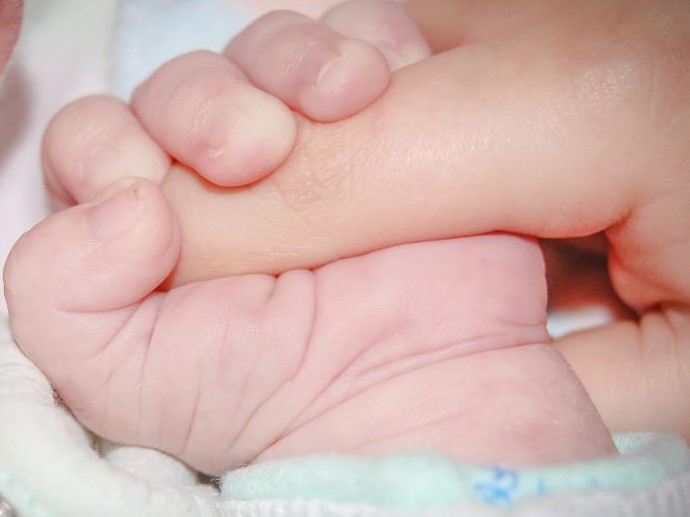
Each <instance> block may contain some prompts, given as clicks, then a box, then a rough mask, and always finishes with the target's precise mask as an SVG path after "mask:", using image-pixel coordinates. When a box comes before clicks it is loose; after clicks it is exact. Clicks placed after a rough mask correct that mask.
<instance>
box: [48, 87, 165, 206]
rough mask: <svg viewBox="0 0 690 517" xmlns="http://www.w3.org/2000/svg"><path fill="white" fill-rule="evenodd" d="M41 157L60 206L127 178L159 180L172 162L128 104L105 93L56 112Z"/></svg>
mask: <svg viewBox="0 0 690 517" xmlns="http://www.w3.org/2000/svg"><path fill="white" fill-rule="evenodd" d="M42 160H43V168H44V175H45V180H46V185H47V187H48V190H49V192H50V194H51V195H52V197H53V200H54V201H55V202H56V203H58V204H62V205H64V204H72V203H73V202H86V201H89V200H91V199H93V198H94V197H95V196H97V195H98V194H99V193H100V192H102V191H104V190H105V189H106V188H107V187H108V186H109V185H111V184H112V183H114V182H116V181H117V180H119V179H120V178H124V177H128V176H138V177H142V178H145V179H148V180H150V181H153V182H156V183H158V182H160V181H161V180H162V178H163V176H164V175H165V173H166V172H167V170H168V168H169V166H170V160H169V158H168V156H167V155H165V153H163V151H162V150H161V149H160V148H159V147H158V145H157V144H156V143H155V142H154V141H153V140H152V139H151V138H150V137H149V136H148V135H147V134H146V132H145V131H144V129H143V128H142V127H141V125H140V124H139V122H138V121H137V120H136V118H135V117H134V115H133V114H132V113H131V111H130V109H129V107H128V106H127V105H126V104H124V103H123V102H122V101H120V100H118V99H116V98H114V97H110V96H107V95H94V96H90V97H84V98H82V99H79V100H77V101H75V102H73V103H71V104H69V105H67V106H66V107H65V108H63V109H62V110H61V111H60V112H58V113H57V115H55V117H54V118H53V120H51V122H50V124H49V125H48V127H47V129H46V132H45V135H44V137H43V142H42Z"/></svg>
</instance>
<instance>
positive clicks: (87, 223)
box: [4, 179, 179, 375]
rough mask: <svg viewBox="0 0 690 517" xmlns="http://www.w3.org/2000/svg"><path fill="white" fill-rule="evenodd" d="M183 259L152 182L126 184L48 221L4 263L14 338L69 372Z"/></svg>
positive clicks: (44, 360) (165, 208)
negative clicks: (180, 257) (77, 361)
mask: <svg viewBox="0 0 690 517" xmlns="http://www.w3.org/2000/svg"><path fill="white" fill-rule="evenodd" d="M178 255H179V234H178V229H177V224H176V222H175V219H174V217H173V215H172V212H171V211H170V209H169V207H168V205H167V202H166V200H165V198H164V197H163V195H162V193H161V191H160V190H159V188H158V187H156V186H155V185H154V184H152V183H150V182H148V181H145V180H132V179H126V180H121V181H119V182H117V183H116V184H114V185H113V186H112V187H111V188H110V189H109V190H108V191H107V192H106V193H105V194H104V195H103V196H102V197H101V198H100V199H99V200H97V201H95V202H93V203H90V204H87V205H79V206H76V207H73V208H70V209H68V210H65V211H63V212H60V213H58V214H55V215H53V216H51V217H49V218H47V219H46V220H44V221H43V222H41V223H40V224H38V225H37V226H35V227H34V228H33V229H31V230H30V231H29V232H28V233H26V234H25V235H24V236H23V237H22V238H21V239H20V240H19V241H18V242H17V244H16V245H15V246H14V248H13V250H12V252H11V253H10V256H9V258H8V260H7V264H6V266H5V271H4V276H5V296H6V298H7V305H8V309H9V312H10V321H11V325H12V330H13V333H14V336H15V339H16V340H17V342H18V344H19V345H20V346H21V347H22V349H23V350H24V351H25V352H26V353H27V355H29V356H30V357H31V358H32V359H33V360H34V361H36V362H37V363H38V364H39V366H41V367H43V366H45V367H47V368H50V365H51V364H52V363H53V359H56V363H57V364H61V365H62V368H66V369H67V370H68V369H69V367H68V365H69V364H70V363H71V362H72V360H78V359H79V358H84V357H87V356H90V355H91V354H93V353H95V352H96V351H97V350H95V349H96V348H97V347H104V346H106V345H107V343H108V342H109V340H110V339H112V337H113V335H114V334H115V333H117V332H118V331H119V330H121V327H122V326H123V325H124V323H125V322H126V321H127V319H128V318H130V317H131V316H132V314H133V313H134V312H135V311H136V309H137V308H138V307H139V306H140V305H141V302H142V300H143V299H144V298H145V297H146V296H147V295H149V294H150V293H151V292H152V291H153V290H154V289H155V288H156V287H157V286H158V285H159V284H160V283H161V282H162V281H163V280H164V279H165V277H166V276H168V275H169V274H170V271H171V270H172V268H173V267H174V265H175V263H176V261H177V258H178ZM62 368H60V369H62ZM46 373H48V374H49V375H51V372H46ZM56 373H57V372H56Z"/></svg>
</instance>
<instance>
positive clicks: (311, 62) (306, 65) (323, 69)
mask: <svg viewBox="0 0 690 517" xmlns="http://www.w3.org/2000/svg"><path fill="white" fill-rule="evenodd" d="M342 57H343V56H342V55H341V54H340V53H338V52H336V51H335V50H333V49H331V48H329V47H325V46H324V47H314V48H313V49H311V50H310V51H309V53H308V54H307V55H306V56H304V59H303V60H302V62H301V63H300V73H301V74H303V77H304V81H305V84H311V85H313V86H315V87H318V86H319V84H321V82H322V81H323V79H324V77H325V76H326V75H328V72H329V71H330V70H331V69H332V68H333V66H334V65H335V64H336V63H338V62H339V61H340V60H341V59H342Z"/></svg>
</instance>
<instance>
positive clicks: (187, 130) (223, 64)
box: [132, 51, 296, 187]
mask: <svg viewBox="0 0 690 517" xmlns="http://www.w3.org/2000/svg"><path fill="white" fill-rule="evenodd" d="M132 109H133V111H134V113H136V115H137V117H138V118H139V120H140V121H141V123H142V124H143V126H144V127H145V128H146V130H147V131H148V132H149V134H150V135H151V136H152V137H153V138H154V139H155V140H156V141H157V142H159V143H160V145H161V146H162V147H163V148H164V149H165V150H166V151H167V152H168V153H169V154H170V155H171V156H173V157H174V158H176V159H177V160H179V161H180V162H182V163H184V164H185V165H187V166H189V167H191V168H192V169H194V170H196V171H197V172H198V174H199V175H201V176H203V177H204V178H205V179H207V180H209V181H210V182H211V183H213V184H214V185H220V186H225V187H233V186H241V185H246V184H248V183H252V182H254V181H256V180H258V179H260V178H262V177H263V176H265V175H267V174H269V173H270V172H273V170H274V169H275V168H276V167H278V166H279V165H280V164H281V163H282V162H283V161H284V160H285V158H286V157H287V156H288V154H289V153H290V151H291V150H292V147H293V145H294V142H295V134H296V123H295V119H294V116H293V114H292V113H291V112H290V110H289V109H288V108H287V107H286V106H285V105H284V104H283V103H282V102H280V100H278V99H276V98H275V97H272V96H271V95H268V94H267V93H265V92H262V91H260V90H258V89H257V88H255V87H254V86H252V85H251V84H249V82H248V81H247V80H246V78H245V77H244V74H243V73H242V72H241V71H240V70H239V69H238V68H237V67H236V66H235V65H233V64H232V63H231V62H230V61H228V60H227V59H225V58H224V57H223V56H220V55H218V54H214V53H212V52H206V51H199V52H192V53H191V54H186V55H184V56H181V57H178V58H176V59H173V60H172V61H169V62H168V63H166V64H164V65H163V66H162V67H161V68H159V69H158V70H157V71H156V72H155V73H154V74H153V75H152V76H151V77H150V78H149V79H148V80H147V81H145V82H144V83H143V84H142V85H141V86H139V88H137V90H136V91H135V92H134V96H133V98H132Z"/></svg>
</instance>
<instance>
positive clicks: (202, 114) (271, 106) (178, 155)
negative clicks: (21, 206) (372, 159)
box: [44, 2, 430, 204]
mask: <svg viewBox="0 0 690 517" xmlns="http://www.w3.org/2000/svg"><path fill="white" fill-rule="evenodd" d="M359 9H360V6H359V2H350V3H348V4H344V5H343V6H341V7H339V8H336V9H333V10H331V11H329V12H328V13H327V14H326V15H325V18H324V22H323V23H321V24H319V23H317V22H315V21H310V20H309V19H308V18H305V17H303V16H301V15H298V14H296V13H289V12H281V13H274V14H271V15H268V16H265V17H263V18H260V19H259V20H257V21H256V22H255V23H253V24H252V25H251V26H250V27H248V28H247V29H246V30H245V31H244V32H243V33H242V34H240V35H239V36H238V37H236V38H235V39H234V40H233V41H231V42H230V44H229V45H228V46H227V48H226V50H225V57H222V56H219V55H216V54H213V53H210V52H194V53H191V54H188V55H185V56H181V57H179V58H177V59H174V60H172V61H170V62H169V63H167V64H165V65H164V66H163V67H161V68H160V69H159V70H158V71H156V72H155V73H154V74H153V76H152V77H151V78H150V79H148V80H147V81H145V82H144V83H143V84H142V85H141V86H140V87H139V88H138V89H137V91H136V92H135V94H134V97H133V99H132V110H131V111H130V109H129V108H128V107H126V106H125V105H124V104H122V103H121V102H119V101H118V100H116V99H114V98H110V97H105V96H101V97H95V98H94V97H92V98H87V99H82V100H79V101H77V102H75V103H73V104H72V105H70V106H68V107H67V108H65V110H63V111H62V112H61V113H60V114H58V116H57V117H56V118H55V119H54V121H53V122H52V123H51V125H50V127H49V128H48V130H47V133H46V137H45V145H44V157H45V159H44V163H45V168H46V178H47V183H48V187H49V188H50V190H51V191H52V192H53V194H54V195H55V196H56V197H57V198H58V199H60V200H62V202H63V204H64V203H69V202H74V201H78V202H81V201H86V200H89V199H91V196H93V195H94V194H95V193H97V192H100V191H101V190H102V189H103V188H104V187H106V186H107V185H109V184H110V183H112V182H113V181H114V180H116V179H117V178H119V177H126V176H139V177H144V178H146V179H149V180H151V181H154V182H156V183H160V181H161V180H162V178H163V177H164V176H165V175H166V173H167V170H168V169H169V167H170V158H173V159H175V160H177V161H179V162H181V163H182V164H185V165H187V166H188V167H190V168H191V169H193V170H195V171H196V172H197V173H198V174H199V175H201V176H202V177H204V178H205V179H207V180H208V181H209V182H211V183H213V184H215V185H220V186H241V185H246V184H248V183H252V182H255V181H257V180H259V179H261V178H262V177H264V176H266V175H267V174H269V173H271V172H272V171H273V170H274V169H275V168H276V167H278V166H279V165H280V164H281V163H282V162H283V161H284V160H285V159H286V158H287V156H288V155H289V154H290V152H291V150H292V148H293V145H294V143H295V139H296V137H297V131H296V129H297V124H298V123H299V121H300V120H303V118H302V115H305V116H307V117H309V118H311V119H313V120H314V121H320V122H328V121H332V120H335V119H339V118H345V117H348V116H350V115H353V114H354V113H357V112H358V111H360V110H362V109H364V108H365V107H367V106H368V105H369V104H371V103H372V102H373V101H374V100H375V99H376V98H377V97H379V96H380V95H381V94H382V93H383V91H384V90H385V88H386V86H387V84H388V79H389V75H390V71H391V70H395V69H398V68H400V67H402V66H405V65H407V64H410V63H413V62H415V61H418V60H420V59H422V58H424V57H426V56H428V55H429V54H430V49H429V47H428V45H427V44H426V42H425V41H424V38H423V37H422V35H421V33H420V32H419V29H417V28H416V26H414V24H413V22H412V20H411V19H410V18H409V16H408V15H407V14H406V13H405V11H404V9H403V8H402V7H401V6H400V5H398V4H394V3H390V2H370V3H369V13H370V16H369V17H368V18H367V21H366V22H361V21H360V20H361V17H360V16H355V15H356V14H357V12H358V10H359ZM331 27H337V28H338V31H339V33H340V34H339V33H338V32H335V30H334V29H332V28H331ZM342 34H344V35H346V36H347V37H345V36H343V35H342ZM354 38H357V39H354ZM359 40H362V41H359ZM363 41H367V42H369V43H370V44H369V45H367V44H366V43H363ZM286 49H287V52H286ZM338 56H339V57H338ZM334 57H337V59H336V60H335V62H333V61H331V62H330V63H327V61H329V59H332V58H334ZM282 60H288V61H289V62H290V66H286V65H285V64H284V63H283V65H282V66H279V63H280V62H281V61H282ZM324 67H325V68H327V69H328V71H327V73H323V74H322V73H321V72H320V69H321V68H324ZM321 75H323V77H322V80H321V81H318V77H319V76H321ZM326 76H328V77H330V78H331V79H328V80H326V79H325V77H326ZM256 85H259V86H260V87H261V88H264V89H265V91H263V90H260V89H258V88H257V87H256ZM267 93H268V94H271V95H268V94H267ZM272 95H276V96H277V97H273V96H272ZM288 106H291V107H293V108H295V109H297V110H299V113H300V115H297V114H294V115H293V114H291V113H290V111H289V109H288ZM132 112H133V113H132ZM148 135H150V136H148ZM166 155H169V156H166Z"/></svg>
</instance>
